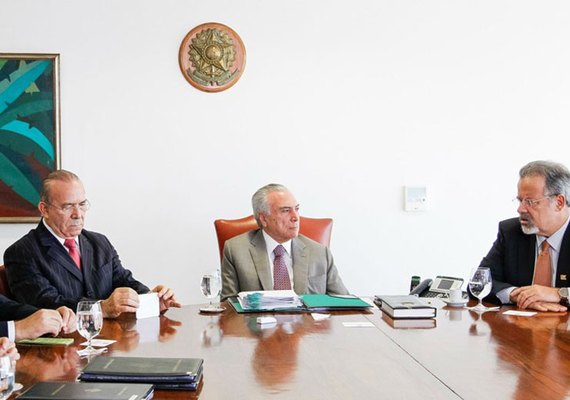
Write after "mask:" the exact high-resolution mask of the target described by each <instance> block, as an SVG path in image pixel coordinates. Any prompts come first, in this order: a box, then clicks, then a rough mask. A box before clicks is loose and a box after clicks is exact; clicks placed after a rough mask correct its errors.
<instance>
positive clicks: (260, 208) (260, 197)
mask: <svg viewBox="0 0 570 400" xmlns="http://www.w3.org/2000/svg"><path fill="white" fill-rule="evenodd" d="M288 191H289V189H287V188H286V187H285V186H283V185H280V184H278V183H270V184H269V185H265V186H263V187H262V188H261V189H258V190H257V192H255V193H254V194H253V196H252V197H251V206H252V207H253V216H254V217H255V220H256V221H257V226H259V227H260V228H261V221H260V220H259V213H263V214H266V215H269V214H271V210H270V209H269V202H268V201H267V197H268V196H269V193H272V192H288Z"/></svg>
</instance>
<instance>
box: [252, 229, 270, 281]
mask: <svg viewBox="0 0 570 400" xmlns="http://www.w3.org/2000/svg"><path fill="white" fill-rule="evenodd" d="M250 244H251V246H250V248H249V253H250V254H251V259H252V260H253V265H254V266H255V269H256V271H257V276H258V277H259V281H260V282H261V287H262V288H263V290H273V281H272V279H271V274H270V273H269V268H270V267H269V260H268V258H267V249H266V247H265V239H263V233H262V232H261V229H259V230H258V231H256V232H255V233H254V235H253V237H252V238H251V241H250Z"/></svg>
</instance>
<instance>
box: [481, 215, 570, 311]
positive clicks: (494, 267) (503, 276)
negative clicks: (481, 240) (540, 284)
mask: <svg viewBox="0 0 570 400" xmlns="http://www.w3.org/2000/svg"><path fill="white" fill-rule="evenodd" d="M535 252H536V235H527V234H525V233H524V232H523V231H522V229H521V225H520V222H519V219H518V218H512V219H507V220H505V221H501V222H500V223H499V233H498V235H497V240H495V243H493V247H492V248H491V250H490V251H489V254H487V255H486V256H485V258H483V260H482V261H481V264H480V265H479V266H480V267H489V268H491V274H492V275H493V288H492V290H491V294H492V297H490V298H489V300H491V301H498V299H497V298H496V294H497V293H498V292H500V291H501V290H503V289H506V288H508V287H511V286H517V287H519V286H527V285H531V284H532V280H533V276H534V264H535ZM569 283H570V225H568V228H567V229H566V232H565V233H564V237H563V238H562V245H561V247H560V254H559V256H558V265H557V266H556V285H555V286H556V287H568V286H570V284H569Z"/></svg>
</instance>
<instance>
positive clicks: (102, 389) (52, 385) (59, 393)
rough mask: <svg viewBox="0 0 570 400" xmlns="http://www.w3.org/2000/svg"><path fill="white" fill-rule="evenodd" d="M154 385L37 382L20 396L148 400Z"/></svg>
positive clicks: (39, 399)
mask: <svg viewBox="0 0 570 400" xmlns="http://www.w3.org/2000/svg"><path fill="white" fill-rule="evenodd" d="M152 395H153V386H152V385H148V384H142V383H90V382H37V383H35V384H34V385H33V386H31V387H30V388H29V389H28V390H26V391H25V392H24V393H22V394H21V395H20V396H18V399H22V400H45V399H59V400H146V399H150V398H152Z"/></svg>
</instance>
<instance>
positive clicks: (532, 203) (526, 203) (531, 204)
mask: <svg viewBox="0 0 570 400" xmlns="http://www.w3.org/2000/svg"><path fill="white" fill-rule="evenodd" d="M554 196H557V195H556V194H547V195H546V196H544V197H542V198H540V199H520V198H518V197H515V198H514V199H513V203H517V204H518V205H519V206H520V205H521V204H524V206H525V207H527V208H534V207H536V206H537V205H538V203H540V202H541V201H542V200H544V199H548V198H550V197H554Z"/></svg>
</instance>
